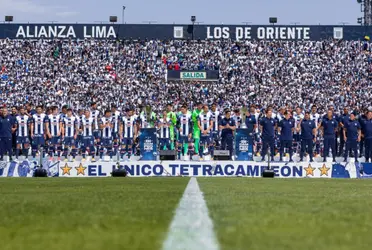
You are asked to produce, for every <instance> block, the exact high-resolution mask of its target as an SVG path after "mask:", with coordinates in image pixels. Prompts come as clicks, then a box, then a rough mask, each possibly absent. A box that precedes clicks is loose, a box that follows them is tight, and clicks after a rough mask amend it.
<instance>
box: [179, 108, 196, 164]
mask: <svg viewBox="0 0 372 250" xmlns="http://www.w3.org/2000/svg"><path fill="white" fill-rule="evenodd" d="M177 128H178V133H179V135H178V143H177V148H178V153H179V155H178V158H179V159H180V158H181V157H180V154H181V151H182V156H186V155H187V151H188V148H189V143H188V142H189V141H190V140H191V138H192V133H193V124H192V117H191V113H190V112H188V111H187V106H186V105H182V107H181V113H180V114H179V115H178V118H177Z"/></svg>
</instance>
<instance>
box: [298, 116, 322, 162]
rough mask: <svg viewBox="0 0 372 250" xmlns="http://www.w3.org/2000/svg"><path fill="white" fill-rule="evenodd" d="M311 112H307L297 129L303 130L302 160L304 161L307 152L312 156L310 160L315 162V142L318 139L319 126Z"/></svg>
mask: <svg viewBox="0 0 372 250" xmlns="http://www.w3.org/2000/svg"><path fill="white" fill-rule="evenodd" d="M311 118H312V117H311V116H310V113H309V112H306V113H305V118H304V119H303V120H301V122H300V123H299V124H298V127H297V130H301V153H300V161H303V159H304V154H305V152H307V153H308V154H309V156H310V162H313V143H314V142H315V141H316V135H317V128H316V123H315V121H314V119H311Z"/></svg>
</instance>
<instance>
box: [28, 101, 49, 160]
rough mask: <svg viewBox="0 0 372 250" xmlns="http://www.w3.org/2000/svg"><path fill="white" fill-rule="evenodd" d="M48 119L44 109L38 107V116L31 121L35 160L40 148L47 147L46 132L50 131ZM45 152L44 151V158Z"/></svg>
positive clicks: (35, 115) (34, 115)
mask: <svg viewBox="0 0 372 250" xmlns="http://www.w3.org/2000/svg"><path fill="white" fill-rule="evenodd" d="M48 123H49V122H48V117H47V115H46V114H45V113H43V108H42V107H41V106H37V107H36V114H33V115H32V120H31V139H32V143H31V147H32V157H33V158H34V160H35V157H36V152H37V151H38V150H39V149H40V147H43V148H44V147H45V139H46V132H47V131H48V126H49V125H48ZM44 155H45V151H43V157H44Z"/></svg>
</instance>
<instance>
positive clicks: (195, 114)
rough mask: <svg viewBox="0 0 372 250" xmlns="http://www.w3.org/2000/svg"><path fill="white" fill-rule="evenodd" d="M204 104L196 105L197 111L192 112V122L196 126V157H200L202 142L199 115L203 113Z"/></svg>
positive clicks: (194, 133) (194, 137)
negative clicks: (200, 143)
mask: <svg viewBox="0 0 372 250" xmlns="http://www.w3.org/2000/svg"><path fill="white" fill-rule="evenodd" d="M202 107H203V104H202V103H201V102H197V103H196V109H194V111H193V112H192V122H193V124H194V128H193V136H192V137H193V139H194V150H195V155H199V142H200V129H199V127H198V119H199V115H200V113H201V112H202Z"/></svg>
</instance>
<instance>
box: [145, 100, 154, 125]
mask: <svg viewBox="0 0 372 250" xmlns="http://www.w3.org/2000/svg"><path fill="white" fill-rule="evenodd" d="M145 117H146V123H147V126H148V127H150V126H152V125H151V123H152V122H153V119H152V108H151V106H150V105H147V106H146V107H145Z"/></svg>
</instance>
